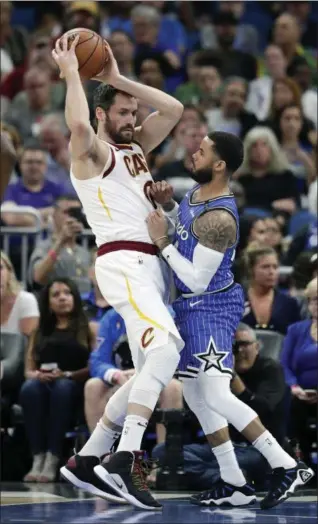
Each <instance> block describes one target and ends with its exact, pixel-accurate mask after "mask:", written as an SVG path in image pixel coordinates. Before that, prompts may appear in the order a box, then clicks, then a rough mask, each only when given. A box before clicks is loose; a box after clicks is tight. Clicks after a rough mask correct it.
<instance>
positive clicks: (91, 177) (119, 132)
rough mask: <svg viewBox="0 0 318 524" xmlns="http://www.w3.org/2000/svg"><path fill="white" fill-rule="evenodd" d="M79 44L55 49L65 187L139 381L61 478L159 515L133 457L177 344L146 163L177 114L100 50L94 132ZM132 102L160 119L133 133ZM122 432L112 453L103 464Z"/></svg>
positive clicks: (122, 393) (176, 106)
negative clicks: (62, 93)
mask: <svg viewBox="0 0 318 524" xmlns="http://www.w3.org/2000/svg"><path fill="white" fill-rule="evenodd" d="M77 42H78V38H76V39H75V40H74V42H73V43H72V45H71V47H70V49H69V50H68V49H67V41H66V39H60V40H58V41H57V43H56V46H55V49H54V51H53V57H54V59H55V61H56V62H57V64H58V66H59V68H60V71H61V76H62V77H64V78H65V81H66V87H67V92H66V107H65V118H66V123H67V125H68V128H69V129H70V132H71V140H70V151H71V159H72V162H71V180H72V183H73V185H74V187H75V189H76V191H77V194H78V196H79V198H80V200H81V202H82V204H83V208H84V211H85V213H86V217H87V221H88V223H89V224H90V226H91V228H92V231H93V233H94V234H95V236H96V243H97V246H98V258H97V261H96V266H95V269H96V278H97V281H98V285H99V287H100V289H101V292H102V294H103V295H104V297H105V299H106V300H107V301H108V303H109V304H110V305H112V306H113V307H114V308H115V309H116V311H117V312H118V313H119V314H120V315H121V316H122V317H123V319H124V321H125V324H126V329H127V335H128V338H129V345H130V348H131V351H132V357H133V361H134V365H135V369H136V375H135V376H134V377H133V378H132V379H131V380H130V381H129V382H127V383H126V384H125V385H124V386H122V387H121V388H120V389H119V390H118V391H117V392H116V393H115V394H114V395H113V397H112V398H111V399H110V401H109V402H108V404H107V407H106V409H105V413H104V416H103V417H102V419H101V420H100V422H99V423H98V424H97V427H96V429H95V430H94V432H93V433H92V435H91V437H90V439H89V441H88V442H87V444H86V445H85V446H84V448H83V449H82V450H81V451H80V452H79V454H78V455H75V456H74V457H72V458H71V459H70V460H69V462H68V464H67V465H66V466H65V467H64V468H62V469H61V473H62V475H63V476H64V477H65V478H66V479H67V480H69V481H70V482H72V483H73V484H74V485H76V486H77V487H80V488H84V489H88V490H89V491H90V492H92V493H95V494H97V495H101V496H104V497H106V498H110V499H111V500H115V501H118V500H122V498H124V499H126V500H127V501H128V502H130V503H132V504H134V505H136V506H137V507H140V508H143V509H160V508H161V505H160V504H159V503H158V502H157V501H156V500H155V499H154V498H153V497H152V495H151V493H150V492H149V489H148V487H147V484H146V481H145V479H146V470H147V468H146V467H145V466H144V460H143V453H142V452H140V451H139V450H140V446H141V440H142V437H143V434H144V431H145V429H146V427H147V424H148V420H149V418H150V416H151V414H152V412H153V409H154V408H155V405H156V403H157V400H158V397H159V394H160V392H161V390H162V389H163V388H164V387H165V386H166V385H167V384H168V383H169V382H170V380H171V379H172V377H173V374H174V372H175V370H176V367H177V365H178V362H179V351H180V350H181V349H182V347H183V341H182V340H181V338H180V335H179V333H178V331H177V329H176V327H175V324H174V322H173V319H172V317H171V315H170V313H169V312H168V310H167V308H166V306H165V304H164V295H165V292H166V287H167V286H166V283H165V278H164V273H163V271H162V266H161V264H162V262H161V261H160V259H159V258H158V256H156V255H157V253H158V251H157V248H156V246H155V245H154V243H153V242H152V240H151V238H150V236H149V233H148V229H147V224H146V218H147V216H148V214H149V212H150V211H151V210H153V209H154V205H155V204H153V203H152V201H151V199H149V198H148V197H147V195H148V189H149V187H151V186H152V177H151V175H150V173H149V170H148V166H147V162H146V160H145V155H146V154H147V153H149V151H151V150H152V149H154V148H155V147H156V146H157V145H158V144H160V143H161V142H162V140H163V139H164V138H165V137H166V136H167V135H168V134H169V133H170V131H171V130H172V129H173V127H174V126H175V125H176V123H177V122H178V121H179V119H180V117H181V115H182V112H183V106H182V104H180V103H179V102H178V101H177V100H175V99H174V98H172V97H171V96H169V95H167V94H166V93H164V92H162V91H159V90H157V89H154V88H151V87H148V86H144V85H141V84H138V83H137V82H133V81H131V80H128V79H127V78H125V77H123V76H121V75H120V73H119V70H118V67H117V63H116V60H115V59H114V56H113V54H112V52H111V50H110V48H109V46H108V45H107V44H106V43H105V45H107V46H108V53H109V60H108V62H107V64H106V66H105V73H104V74H103V75H102V76H100V77H99V78H98V80H100V81H101V82H103V84H102V85H101V86H99V87H98V89H97V90H96V95H95V103H94V105H95V116H96V120H97V134H95V132H94V130H93V128H92V127H91V125H90V121H89V108H88V104H87V100H86V96H85V93H84V90H83V87H82V82H81V79H80V76H79V72H78V61H77V58H76V55H75V46H76V44H77ZM104 82H105V83H107V84H106V85H104ZM137 98H138V99H141V100H142V101H143V102H144V103H146V104H148V105H149V106H150V107H153V108H155V109H156V111H155V112H154V113H152V114H151V115H150V116H149V117H148V118H147V119H146V120H145V121H144V122H143V123H142V125H141V126H140V127H137V128H135V123H136V114H137ZM127 404H128V407H127ZM126 413H127V416H126V417H125V415H126ZM120 432H122V436H121V439H120V442H119V446H118V449H117V452H116V453H115V454H112V455H109V456H108V457H107V458H106V459H105V460H104V462H103V463H102V464H100V457H101V456H103V455H105V454H106V453H108V452H109V451H110V449H111V447H112V445H113V443H114V441H115V440H116V439H117V438H118V436H119V434H120Z"/></svg>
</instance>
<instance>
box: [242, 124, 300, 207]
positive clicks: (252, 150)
mask: <svg viewBox="0 0 318 524" xmlns="http://www.w3.org/2000/svg"><path fill="white" fill-rule="evenodd" d="M244 149H245V156H244V161H243V164H242V166H241V168H240V171H239V182H240V183H241V184H242V186H243V187H244V190H245V196H246V206H247V207H254V208H255V207H256V208H259V209H268V210H277V211H285V212H287V213H289V214H292V213H294V212H295V210H296V207H297V205H298V204H299V194H298V187H297V179H296V178H295V177H294V175H293V174H292V172H291V171H290V170H289V163H288V160H287V158H286V156H285V154H284V153H283V152H282V151H280V148H279V144H278V142H277V139H276V137H275V135H274V133H273V132H272V131H271V130H270V129H268V128H267V127H255V128H254V129H252V130H251V131H250V132H249V133H248V134H247V135H246V137H245V140H244Z"/></svg>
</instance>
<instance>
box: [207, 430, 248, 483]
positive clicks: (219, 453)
mask: <svg viewBox="0 0 318 524" xmlns="http://www.w3.org/2000/svg"><path fill="white" fill-rule="evenodd" d="M212 451H213V453H214V455H215V458H216V460H217V461H218V465H219V468H220V475H221V479H222V480H224V482H228V483H229V484H232V485H233V486H244V484H246V479H245V477H244V475H243V473H242V470H241V469H240V466H239V465H238V462H237V458H236V455H235V452H234V448H233V444H232V442H231V441H230V440H228V441H227V442H225V443H224V444H221V445H220V446H217V447H216V448H212Z"/></svg>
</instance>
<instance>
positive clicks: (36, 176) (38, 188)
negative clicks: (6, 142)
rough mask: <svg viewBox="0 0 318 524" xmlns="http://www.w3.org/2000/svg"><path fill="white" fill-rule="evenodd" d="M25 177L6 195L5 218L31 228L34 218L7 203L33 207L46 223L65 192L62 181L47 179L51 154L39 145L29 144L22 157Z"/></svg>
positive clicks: (2, 212) (14, 224) (8, 222)
mask: <svg viewBox="0 0 318 524" xmlns="http://www.w3.org/2000/svg"><path fill="white" fill-rule="evenodd" d="M20 170H21V175H22V177H21V180H18V181H17V182H15V183H14V184H10V185H9V186H8V188H7V190H6V192H5V194H4V198H3V200H4V203H5V204H4V205H2V211H1V218H2V220H3V222H4V223H5V224H6V225H8V226H20V227H28V226H32V225H34V217H33V216H32V215H28V214H22V213H20V214H18V213H14V212H11V211H10V212H8V211H6V210H5V209H6V206H8V205H14V206H30V207H33V208H34V209H37V210H38V211H39V213H40V216H41V219H42V223H43V225H44V226H46V225H47V224H48V220H49V217H50V215H51V214H52V211H53V205H54V203H55V201H56V199H57V198H59V197H60V196H61V195H62V194H63V187H62V186H61V185H60V184H56V183H55V182H51V181H49V180H47V179H46V177H45V175H46V172H47V154H46V152H45V150H43V149H42V148H41V146H39V145H37V144H34V145H33V144H30V145H26V147H25V148H24V150H23V152H22V155H21V159H20Z"/></svg>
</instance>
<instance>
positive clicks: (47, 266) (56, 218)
mask: <svg viewBox="0 0 318 524" xmlns="http://www.w3.org/2000/svg"><path fill="white" fill-rule="evenodd" d="M81 217H82V214H81V204H80V202H79V200H78V199H77V197H74V196H72V195H64V196H63V195H62V196H60V197H59V198H58V199H57V200H56V202H55V206H54V211H53V215H52V218H53V230H52V234H51V236H50V237H49V238H47V239H46V240H43V241H42V242H41V243H40V244H39V245H38V246H37V247H36V248H35V250H34V251H33V253H32V255H31V259H30V264H29V282H30V284H31V285H34V284H37V285H41V286H43V285H44V284H46V283H47V281H48V279H49V278H61V277H68V278H72V279H73V280H75V282H76V283H77V285H78V287H79V290H80V293H87V292H88V291H90V289H91V283H90V279H89V276H88V268H89V266H90V264H91V255H90V253H89V251H88V250H87V249H86V248H84V247H82V246H80V245H79V244H77V243H76V240H77V238H78V236H79V235H80V234H81V232H82V230H83V223H82V222H81Z"/></svg>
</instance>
